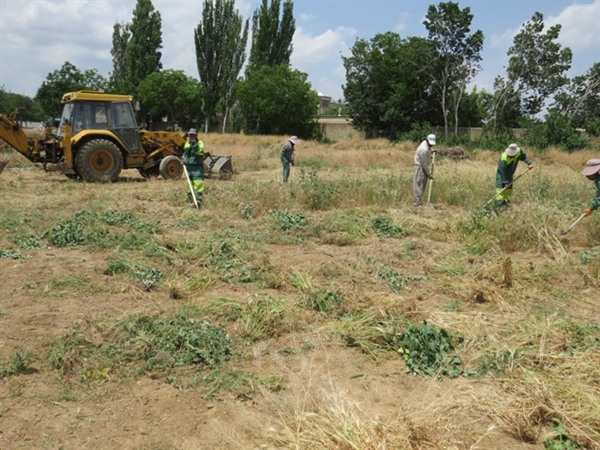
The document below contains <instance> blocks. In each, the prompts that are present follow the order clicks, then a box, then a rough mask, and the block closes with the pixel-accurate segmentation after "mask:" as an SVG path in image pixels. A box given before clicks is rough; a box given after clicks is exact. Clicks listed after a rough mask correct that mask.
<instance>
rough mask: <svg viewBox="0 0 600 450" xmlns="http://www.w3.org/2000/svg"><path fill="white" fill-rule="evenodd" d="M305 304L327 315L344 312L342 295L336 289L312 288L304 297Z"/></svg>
mask: <svg viewBox="0 0 600 450" xmlns="http://www.w3.org/2000/svg"><path fill="white" fill-rule="evenodd" d="M304 304H305V305H306V307H307V308H309V309H312V310H313V311H317V312H318V313H320V314H322V315H323V316H325V317H329V316H336V315H338V314H340V313H341V312H342V311H341V310H342V297H341V295H340V294H339V293H338V292H337V291H335V290H330V289H315V290H311V291H310V292H309V293H308V295H307V296H306V298H305V299H304Z"/></svg>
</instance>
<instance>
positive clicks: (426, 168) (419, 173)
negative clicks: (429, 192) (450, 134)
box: [413, 134, 435, 206]
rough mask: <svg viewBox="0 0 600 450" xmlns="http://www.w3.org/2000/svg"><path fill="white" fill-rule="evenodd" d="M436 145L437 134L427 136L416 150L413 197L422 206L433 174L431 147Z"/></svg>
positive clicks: (417, 204)
mask: <svg viewBox="0 0 600 450" xmlns="http://www.w3.org/2000/svg"><path fill="white" fill-rule="evenodd" d="M434 145H435V134H430V135H429V136H427V139H425V140H424V141H423V142H421V144H420V145H419V146H418V147H417V150H416V152H415V166H414V169H413V199H414V204H415V206H422V204H423V203H422V201H421V199H422V197H423V193H424V192H425V187H426V186H427V181H428V180H429V179H430V178H431V179H433V177H432V176H431V152H432V150H431V148H432V147H433V146H434Z"/></svg>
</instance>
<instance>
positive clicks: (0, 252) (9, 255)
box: [0, 248, 23, 259]
mask: <svg viewBox="0 0 600 450" xmlns="http://www.w3.org/2000/svg"><path fill="white" fill-rule="evenodd" d="M22 257H23V255H22V254H21V253H19V252H18V251H16V250H7V249H3V248H0V258H6V259H21V258H22Z"/></svg>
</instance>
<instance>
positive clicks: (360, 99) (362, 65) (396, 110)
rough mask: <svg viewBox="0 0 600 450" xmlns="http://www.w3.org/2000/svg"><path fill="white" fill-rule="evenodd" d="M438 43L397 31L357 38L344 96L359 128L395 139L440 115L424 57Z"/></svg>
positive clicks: (347, 59)
mask: <svg viewBox="0 0 600 450" xmlns="http://www.w3.org/2000/svg"><path fill="white" fill-rule="evenodd" d="M434 51H435V49H434V48H433V44H432V42H431V41H430V40H428V39H424V38H420V37H411V38H409V39H406V40H403V39H401V38H400V36H399V35H398V34H397V33H392V32H387V33H384V34H377V35H376V36H375V37H374V38H373V39H371V41H370V42H369V41H365V40H363V39H357V41H356V43H355V44H354V46H353V47H352V49H351V52H352V55H351V56H349V57H342V60H343V61H344V67H345V68H346V85H345V86H344V87H343V89H344V98H345V99H346V103H347V106H348V114H349V115H350V117H352V121H353V124H354V126H355V128H357V129H359V130H361V131H363V132H364V133H365V135H366V136H367V137H387V138H390V139H396V138H397V137H398V136H399V135H400V134H401V133H403V132H406V131H409V130H410V129H411V126H412V125H413V124H414V123H417V122H421V123H423V122H430V123H431V122H437V121H438V120H439V121H441V120H442V119H441V114H440V112H439V108H437V107H436V106H435V104H436V101H435V98H434V97H433V96H432V95H433V94H432V88H431V78H429V77H428V76H427V73H426V71H427V67H426V66H424V65H423V61H426V60H427V58H430V57H431V54H432V52H434Z"/></svg>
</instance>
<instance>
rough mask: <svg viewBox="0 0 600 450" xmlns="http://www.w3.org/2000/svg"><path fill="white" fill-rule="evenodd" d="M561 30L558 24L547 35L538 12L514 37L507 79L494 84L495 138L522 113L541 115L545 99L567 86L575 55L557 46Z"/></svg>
mask: <svg viewBox="0 0 600 450" xmlns="http://www.w3.org/2000/svg"><path fill="white" fill-rule="evenodd" d="M560 29H561V25H560V24H558V25H554V26H552V27H550V28H548V29H547V30H546V32H545V33H544V16H543V14H541V13H540V12H535V13H534V14H533V16H532V18H531V20H529V21H527V22H526V23H525V24H524V25H523V27H522V28H521V30H520V31H519V33H517V34H516V35H515V37H514V40H513V45H512V47H510V48H509V50H508V56H509V63H508V67H507V76H506V78H502V77H498V78H497V79H496V81H495V82H494V97H493V99H492V101H491V104H490V105H489V110H490V112H491V125H492V127H491V128H492V130H491V131H492V134H493V135H494V134H496V132H497V131H499V130H502V129H506V128H510V127H512V126H514V125H513V123H511V122H510V120H513V119H514V118H515V117H518V113H519V112H520V113H523V114H525V115H527V116H529V117H533V116H535V115H536V114H538V113H539V112H540V111H542V109H543V107H544V105H545V101H546V99H547V98H550V97H551V96H552V95H554V94H555V93H556V92H558V90H559V89H560V88H561V87H562V86H563V85H565V84H566V83H567V82H568V78H567V77H566V72H567V71H568V70H569V69H570V67H571V59H572V52H571V49H569V48H561V45H560V44H559V43H558V42H557V39H558V37H559V33H560ZM511 111H514V112H516V114H515V113H513V112H511Z"/></svg>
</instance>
